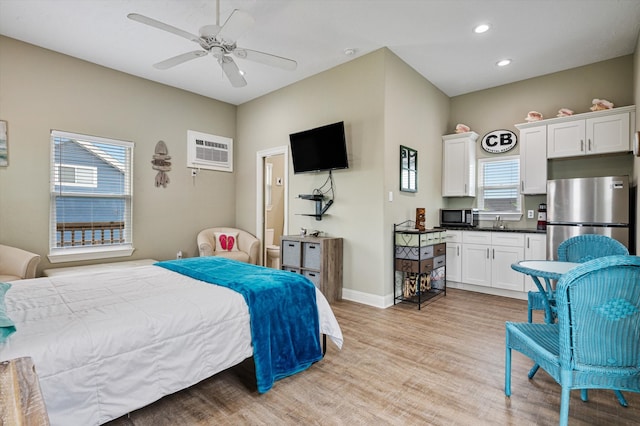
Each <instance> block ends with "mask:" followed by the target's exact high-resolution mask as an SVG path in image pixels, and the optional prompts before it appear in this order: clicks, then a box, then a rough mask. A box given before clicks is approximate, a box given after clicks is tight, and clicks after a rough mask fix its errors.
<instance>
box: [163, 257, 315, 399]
mask: <svg viewBox="0 0 640 426" xmlns="http://www.w3.org/2000/svg"><path fill="white" fill-rule="evenodd" d="M155 265H157V266H161V267H163V268H166V269H169V270H171V271H174V272H178V273H180V274H183V275H186V276H189V277H191V278H195V279H197V280H200V281H204V282H207V283H210V284H215V285H219V286H223V287H227V288H230V289H231V290H234V291H236V292H238V293H240V294H242V296H244V299H245V301H246V303H247V306H248V307H249V315H250V318H251V319H250V322H251V341H252V345H253V360H254V363H255V366H256V381H257V384H258V392H260V393H264V392H267V391H268V390H269V389H271V387H272V386H273V383H274V382H275V381H276V380H279V379H282V378H283V377H287V376H290V375H292V374H295V373H298V372H300V371H303V370H306V369H307V368H309V366H310V365H311V364H313V363H314V362H316V361H319V360H320V359H321V358H322V348H321V347H320V323H319V319H318V306H317V305H316V293H315V292H316V290H315V287H314V285H313V283H312V282H311V281H309V280H308V279H307V278H305V277H304V276H302V275H300V274H295V273H292V272H288V271H281V270H278V269H271V268H265V267H262V266H257V265H251V264H248V263H243V262H238V261H235V260H230V259H225V258H222V257H216V256H209V257H194V258H188V259H180V260H168V261H163V262H158V263H156V264H155Z"/></svg>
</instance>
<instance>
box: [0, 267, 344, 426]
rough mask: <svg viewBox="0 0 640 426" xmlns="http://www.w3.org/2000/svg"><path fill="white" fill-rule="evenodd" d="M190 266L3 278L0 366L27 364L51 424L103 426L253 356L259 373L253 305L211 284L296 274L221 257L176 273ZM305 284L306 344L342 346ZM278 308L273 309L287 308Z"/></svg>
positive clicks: (325, 308)
mask: <svg viewBox="0 0 640 426" xmlns="http://www.w3.org/2000/svg"><path fill="white" fill-rule="evenodd" d="M196 259H205V258H196ZM210 259H216V258H210ZM189 261H190V260H189V259H184V260H183V261H170V262H160V264H155V265H149V266H139V267H134V268H128V269H122V270H111V271H102V272H91V271H89V272H87V273H86V274H83V275H70V276H65V275H61V276H53V277H45V278H36V279H30V280H22V281H14V282H12V283H11V288H10V289H9V290H8V291H6V295H5V297H4V304H5V306H6V314H7V316H8V317H9V318H10V319H11V321H13V323H14V324H15V328H16V332H15V333H13V334H11V335H10V336H8V337H7V338H6V340H5V341H4V342H3V343H0V361H2V360H8V359H13V358H19V357H25V356H28V357H31V358H32V359H33V362H34V364H35V367H36V370H37V373H38V376H39V380H40V386H41V388H42V393H43V397H44V400H45V403H46V406H47V411H48V414H49V418H50V421H51V424H52V425H69V424H82V425H97V424H102V423H105V422H108V421H110V420H112V419H115V418H117V417H120V416H122V415H124V414H126V413H128V412H130V411H133V410H135V409H138V408H141V407H143V406H145V405H148V404H150V403H152V402H154V401H156V400H158V399H160V398H162V397H163V396H165V395H169V394H171V393H174V392H176V391H178V390H181V389H184V388H187V387H189V386H192V385H194V384H196V383H198V382H200V381H201V380H203V379H205V378H208V377H210V376H212V375H214V374H216V373H218V372H220V371H223V370H225V369H227V368H229V367H232V366H234V365H236V364H239V363H240V362H242V361H243V360H245V359H247V358H249V357H252V356H254V361H256V370H258V365H257V359H258V358H257V351H258V349H256V353H254V345H253V344H252V338H255V335H253V334H252V333H253V331H252V329H255V328H256V327H257V325H256V324H257V322H258V321H257V320H254V321H252V317H254V318H255V317H256V314H255V312H257V311H256V308H254V307H253V306H251V307H250V306H249V305H251V304H252V303H253V302H250V301H249V302H248V300H249V299H247V296H246V294H243V293H242V291H238V290H232V289H231V288H229V287H228V286H227V284H224V283H223V284H220V285H214V284H212V283H215V282H218V281H225V280H226V278H225V277H226V276H227V275H228V274H227V273H226V272H225V271H229V270H233V271H234V273H235V271H242V272H241V273H240V274H239V275H241V276H243V277H246V280H245V281H246V282H247V283H249V284H250V283H252V282H253V283H262V282H264V281H265V278H264V276H265V275H264V274H268V275H269V276H271V275H272V274H276V275H277V278H278V279H279V280H286V281H287V283H285V285H286V286H289V287H291V288H292V289H296V288H300V287H298V284H296V285H290V284H288V283H289V282H290V280H292V279H293V280H298V279H299V278H298V277H299V276H298V275H296V274H293V273H289V272H286V271H277V270H272V269H268V268H263V267H260V266H255V265H250V267H251V268H256V269H250V270H248V271H245V270H241V269H238V268H241V267H243V266H241V265H239V262H235V261H230V260H227V259H224V260H216V261H215V262H223V263H224V264H223V265H222V266H225V268H226V269H225V268H217V265H218V264H215V265H214V266H216V267H214V268H211V267H210V266H211V265H210V264H203V263H202V262H205V261H204V260H194V261H193V262H194V264H196V265H200V266H202V265H204V266H205V267H204V268H199V269H197V268H196V269H197V271H196V272H195V273H192V274H189V271H186V272H185V271H182V270H181V268H182V266H184V265H185V264H187V263H188V262H189ZM181 262H184V263H181ZM198 262H199V263H198ZM229 262H231V263H229ZM236 264H238V265H236ZM243 265H244V264H243ZM177 270H180V272H177ZM185 274H187V275H185ZM216 274H217V276H216ZM188 275H192V276H196V277H197V278H193V277H191V276H188ZM268 279H271V278H268ZM205 281H208V282H205ZM232 281H233V280H232ZM309 283H310V282H309ZM306 285H307V284H304V286H306ZM245 287H246V285H245ZM248 287H251V285H249V286H248ZM257 287H259V286H257ZM311 287H312V290H311V291H312V292H313V293H312V294H313V295H314V296H315V297H314V299H315V303H314V302H313V301H310V302H308V306H310V307H311V311H308V312H316V311H317V318H309V315H307V316H306V317H304V318H298V320H297V322H298V323H305V322H307V321H310V322H309V324H312V325H313V327H317V330H316V331H317V333H316V336H315V340H316V341H315V343H313V344H318V345H319V343H318V340H319V337H320V334H323V335H326V336H328V337H329V338H330V340H332V341H333V343H334V344H336V345H337V346H338V347H339V348H341V347H342V332H341V330H340V327H339V325H338V323H337V321H336V318H335V316H334V315H333V312H332V311H331V308H330V306H329V304H328V303H327V301H326V299H325V298H324V296H323V295H322V293H320V292H319V291H318V290H317V289H316V288H315V287H313V284H311ZM305 288H306V287H305ZM258 299H260V300H268V299H264V298H262V297H258ZM286 302H287V303H279V304H277V305H281V306H287V305H291V304H292V303H291V302H290V301H289V300H287V301H286ZM263 304H264V303H263ZM314 304H315V305H316V306H317V308H315V307H313V305H314ZM266 305H272V303H267V304H266ZM306 306H307V305H306V304H305V309H306ZM298 308H299V307H298ZM294 309H295V307H294ZM298 310H300V309H298ZM250 311H251V312H252V314H251V315H250ZM300 311H301V312H304V311H305V310H304V309H303V310H300ZM260 318H262V317H260ZM316 319H317V321H316ZM261 321H262V319H261ZM283 326H284V327H285V328H288V327H291V324H284V325H283ZM271 327H273V324H271ZM278 327H280V326H278ZM261 333H263V334H264V332H263V331H261ZM269 333H270V331H269V330H267V332H266V334H269ZM313 344H312V343H309V345H313ZM256 348H259V345H256ZM278 350H280V349H278ZM273 357H274V358H279V357H280V355H279V354H278V353H274V354H273ZM283 357H284V358H287V357H288V355H285V356H283ZM320 357H322V354H320ZM281 358H282V357H281ZM306 361H309V360H306ZM312 361H315V359H313V360H312ZM310 364H311V363H308V362H307V363H305V362H302V364H300V365H299V366H298V367H297V368H296V367H294V369H293V370H291V371H289V372H288V373H287V374H280V375H278V373H277V372H276V373H273V376H274V377H273V381H275V380H278V379H279V378H281V377H284V376H286V375H290V374H294V373H296V372H298V371H302V370H304V369H306V368H307V367H308V366H309V365H310ZM269 368H270V367H268V368H267V369H269ZM256 375H257V376H258V377H257V380H258V390H259V391H261V392H263V391H267V390H268V389H269V388H270V386H269V384H268V383H267V384H266V388H265V385H263V386H262V388H263V389H262V390H261V388H260V377H259V373H258V371H256Z"/></svg>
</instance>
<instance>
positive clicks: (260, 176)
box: [256, 145, 289, 262]
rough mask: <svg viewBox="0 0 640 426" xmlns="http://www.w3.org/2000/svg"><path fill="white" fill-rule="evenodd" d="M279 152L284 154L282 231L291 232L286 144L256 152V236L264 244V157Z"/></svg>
mask: <svg viewBox="0 0 640 426" xmlns="http://www.w3.org/2000/svg"><path fill="white" fill-rule="evenodd" d="M279 154H283V155H284V157H283V160H284V161H283V162H284V224H283V227H282V233H283V235H288V233H289V148H288V146H287V145H284V146H277V147H275V148H269V149H265V150H262V151H258V152H257V153H256V237H258V239H259V240H260V241H261V242H262V244H264V195H263V194H264V159H265V158H268V157H272V156H274V155H279ZM263 262H264V259H263Z"/></svg>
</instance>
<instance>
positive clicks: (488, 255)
mask: <svg viewBox="0 0 640 426" xmlns="http://www.w3.org/2000/svg"><path fill="white" fill-rule="evenodd" d="M487 259H489V247H487Z"/></svg>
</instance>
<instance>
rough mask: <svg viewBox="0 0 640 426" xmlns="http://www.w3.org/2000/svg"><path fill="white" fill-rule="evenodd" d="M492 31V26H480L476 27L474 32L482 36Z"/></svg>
mask: <svg viewBox="0 0 640 426" xmlns="http://www.w3.org/2000/svg"><path fill="white" fill-rule="evenodd" d="M490 29H491V24H480V25H476V26H475V27H474V28H473V32H474V33H476V34H482V33H486V32H487V31H489V30H490Z"/></svg>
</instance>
